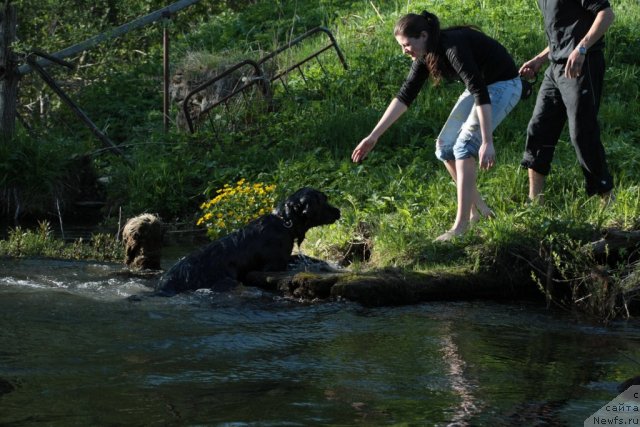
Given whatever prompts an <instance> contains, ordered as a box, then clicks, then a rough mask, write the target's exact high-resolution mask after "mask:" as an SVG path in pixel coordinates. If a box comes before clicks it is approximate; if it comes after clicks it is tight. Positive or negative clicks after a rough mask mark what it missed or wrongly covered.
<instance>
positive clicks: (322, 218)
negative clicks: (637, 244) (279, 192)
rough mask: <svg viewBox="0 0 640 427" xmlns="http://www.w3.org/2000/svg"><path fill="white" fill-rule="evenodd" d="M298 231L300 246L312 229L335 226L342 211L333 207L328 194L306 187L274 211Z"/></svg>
mask: <svg viewBox="0 0 640 427" xmlns="http://www.w3.org/2000/svg"><path fill="white" fill-rule="evenodd" d="M274 214H275V215H278V216H280V217H282V218H283V219H284V220H285V222H286V223H290V224H291V225H292V227H293V228H295V229H296V231H297V233H298V235H297V238H298V244H301V243H302V240H303V239H304V235H305V233H306V232H307V230H309V229H310V228H312V227H316V226H319V225H326V224H333V223H334V222H336V221H337V220H338V219H340V210H339V209H338V208H336V207H335V206H331V205H330V204H329V202H328V200H327V196H326V194H324V193H323V192H321V191H318V190H316V189H313V188H309V187H304V188H301V189H300V190H298V191H296V192H295V193H293V194H292V195H291V196H289V197H288V198H287V199H286V200H285V201H284V202H283V203H282V204H281V205H280V206H278V207H277V208H276V209H275V210H274Z"/></svg>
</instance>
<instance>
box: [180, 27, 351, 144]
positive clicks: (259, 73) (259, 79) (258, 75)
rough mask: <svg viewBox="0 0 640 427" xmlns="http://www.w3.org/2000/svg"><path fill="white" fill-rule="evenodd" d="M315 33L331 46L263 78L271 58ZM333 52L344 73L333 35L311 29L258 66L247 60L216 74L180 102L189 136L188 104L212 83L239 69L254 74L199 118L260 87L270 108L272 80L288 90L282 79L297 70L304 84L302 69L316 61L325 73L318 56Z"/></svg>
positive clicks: (342, 56) (343, 59)
mask: <svg viewBox="0 0 640 427" xmlns="http://www.w3.org/2000/svg"><path fill="white" fill-rule="evenodd" d="M316 33H324V34H326V35H327V37H329V41H330V43H329V44H328V45H326V46H325V47H323V48H321V49H318V50H317V51H315V52H314V53H312V54H311V55H309V56H307V57H306V58H304V59H303V60H301V61H299V62H297V63H296V64H294V65H292V66H290V67H288V68H287V69H286V70H284V71H282V72H280V73H278V74H276V75H275V76H272V77H267V76H266V75H265V74H264V71H263V64H264V63H265V62H267V61H269V60H271V59H273V58H275V57H276V56H278V55H279V54H281V53H282V52H284V51H285V50H287V49H290V48H292V47H293V46H295V45H297V44H299V43H300V42H302V41H303V40H304V39H306V38H308V37H310V36H312V35H314V34H316ZM331 48H333V49H335V51H336V54H337V55H338V58H339V59H340V62H341V63H342V66H343V67H344V69H345V70H346V69H348V68H349V67H348V65H347V62H346V60H345V58H344V55H343V54H342V51H341V50H340V47H338V43H337V42H336V39H335V37H334V36H333V34H332V33H331V31H329V29H327V28H325V27H316V28H313V29H311V30H309V31H307V32H306V33H304V34H302V35H301V36H298V37H296V38H295V39H293V40H291V41H290V42H289V43H287V44H286V45H284V46H281V47H279V48H278V49H277V50H275V51H273V52H271V53H270V54H268V55H266V56H264V57H262V58H261V59H259V60H258V61H257V62H256V61H253V60H250V59H245V60H244V61H242V62H239V63H237V64H236V65H234V66H233V67H231V68H229V69H227V70H225V71H224V72H223V73H221V74H218V75H217V76H215V77H213V78H211V79H209V80H207V81H206V82H204V83H202V84H201V85H199V86H198V87H196V88H195V89H193V90H192V91H191V92H189V93H188V94H187V96H186V97H185V98H184V100H183V101H182V111H183V114H184V117H185V119H186V121H187V125H188V126H189V131H190V132H191V133H195V125H194V123H193V118H192V117H191V115H190V113H189V100H190V99H191V98H192V97H193V96H194V95H195V94H197V93H198V92H200V91H202V90H204V89H206V88H207V87H209V86H211V85H212V84H214V83H215V82H217V81H218V80H220V79H222V78H224V77H226V76H228V75H229V74H231V73H232V72H234V71H236V70H238V69H239V68H241V67H244V66H247V65H250V66H252V67H253V68H254V70H255V74H254V78H253V79H251V80H250V81H249V82H248V83H245V84H244V85H242V86H240V87H239V88H237V89H235V90H234V91H233V92H231V93H230V94H229V95H227V96H225V97H224V98H223V99H220V100H218V101H216V102H215V103H213V104H211V105H209V106H207V108H206V109H204V110H202V111H200V113H199V115H200V116H202V115H204V114H206V113H208V112H209V111H211V110H212V109H213V108H215V107H217V106H218V105H220V104H222V103H226V102H227V101H228V100H229V99H230V98H232V97H234V96H235V95H237V94H239V93H243V92H244V91H245V90H246V89H247V88H249V87H251V86H253V85H256V84H260V86H261V89H262V93H263V95H264V97H265V99H267V102H268V103H269V104H270V103H271V96H272V92H271V83H272V82H274V81H275V80H280V81H281V82H282V83H283V85H284V87H285V89H287V86H286V83H285V81H284V80H283V77H284V76H285V75H287V74H289V73H290V72H291V71H293V70H296V69H297V70H298V71H299V72H300V74H301V75H302V78H303V80H305V82H306V77H305V75H304V73H303V71H302V68H301V66H302V65H303V64H305V63H307V62H309V61H311V60H312V59H314V58H315V59H316V60H317V61H318V63H319V64H320V67H321V68H322V70H323V71H324V72H325V73H326V71H325V69H324V67H323V66H322V63H321V62H320V60H319V59H318V57H319V56H320V54H322V53H323V52H326V51H327V50H329V49H331Z"/></svg>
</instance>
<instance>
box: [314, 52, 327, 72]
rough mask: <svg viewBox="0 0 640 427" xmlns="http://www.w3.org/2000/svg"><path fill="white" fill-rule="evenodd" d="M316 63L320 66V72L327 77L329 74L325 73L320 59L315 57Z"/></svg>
mask: <svg viewBox="0 0 640 427" xmlns="http://www.w3.org/2000/svg"><path fill="white" fill-rule="evenodd" d="M316 62H317V63H318V65H319V66H320V69H321V70H322V72H323V73H324V75H325V76H327V75H329V73H327V70H326V69H325V68H324V65H322V61H320V59H318V57H317V56H316Z"/></svg>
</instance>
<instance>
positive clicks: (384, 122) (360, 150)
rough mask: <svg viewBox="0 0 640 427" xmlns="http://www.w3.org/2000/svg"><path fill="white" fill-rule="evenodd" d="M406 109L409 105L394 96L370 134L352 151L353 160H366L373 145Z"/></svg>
mask: <svg viewBox="0 0 640 427" xmlns="http://www.w3.org/2000/svg"><path fill="white" fill-rule="evenodd" d="M405 111H407V106H406V105H405V104H403V103H402V101H400V100H399V99H398V98H394V99H393V100H392V101H391V103H389V106H388V107H387V109H386V110H385V112H384V114H383V115H382V117H381V118H380V120H379V121H378V124H377V125H376V126H375V127H374V128H373V130H372V131H371V133H370V134H369V136H367V137H366V138H364V139H363V140H362V141H360V143H359V144H358V146H357V147H356V148H355V150H353V153H351V160H353V161H354V162H356V163H357V162H360V161H362V160H364V158H365V157H367V154H369V152H370V151H371V150H373V147H375V145H376V143H377V142H378V139H379V138H380V137H381V136H382V134H384V133H385V132H386V131H387V129H389V128H390V127H391V125H392V124H394V123H395V122H396V120H398V118H400V116H401V115H402V114H404V112H405Z"/></svg>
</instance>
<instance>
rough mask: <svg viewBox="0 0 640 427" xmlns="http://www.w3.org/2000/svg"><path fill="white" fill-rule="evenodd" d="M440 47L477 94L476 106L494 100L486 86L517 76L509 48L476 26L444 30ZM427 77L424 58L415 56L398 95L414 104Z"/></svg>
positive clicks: (464, 81) (469, 87)
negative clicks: (475, 27)
mask: <svg viewBox="0 0 640 427" xmlns="http://www.w3.org/2000/svg"><path fill="white" fill-rule="evenodd" d="M440 49H441V51H442V52H444V55H445V56H446V58H447V61H448V62H449V64H450V65H451V68H452V69H453V71H454V72H455V73H456V75H457V76H458V78H459V79H460V80H462V82H463V83H464V84H465V86H466V87H467V89H469V92H471V93H472V94H473V96H474V97H475V103H476V105H482V104H490V103H491V99H490V98H489V91H488V89H487V85H490V84H492V83H495V82H499V81H504V80H511V79H514V78H516V77H517V76H518V69H517V68H516V64H515V63H514V62H513V58H512V57H511V55H509V52H507V49H505V48H504V46H502V45H501V44H500V43H498V42H497V41H496V40H494V39H492V38H491V37H489V36H487V35H486V34H484V33H483V32H481V31H478V30H475V29H473V28H467V27H461V28H453V29H445V30H442V33H441V37H440ZM428 77H429V70H428V69H427V65H426V63H425V61H424V59H416V60H415V61H413V64H412V65H411V70H410V71H409V75H408V76H407V78H406V79H405V81H404V83H403V84H402V87H401V88H400V91H399V92H398V94H397V95H396V98H398V99H399V100H400V101H401V102H402V103H403V104H405V105H406V106H409V105H411V103H412V102H413V101H414V100H415V99H416V97H417V96H418V93H419V92H420V89H422V86H423V85H424V83H425V81H426V80H427V78H428Z"/></svg>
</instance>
